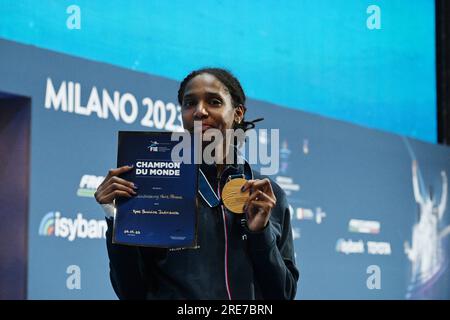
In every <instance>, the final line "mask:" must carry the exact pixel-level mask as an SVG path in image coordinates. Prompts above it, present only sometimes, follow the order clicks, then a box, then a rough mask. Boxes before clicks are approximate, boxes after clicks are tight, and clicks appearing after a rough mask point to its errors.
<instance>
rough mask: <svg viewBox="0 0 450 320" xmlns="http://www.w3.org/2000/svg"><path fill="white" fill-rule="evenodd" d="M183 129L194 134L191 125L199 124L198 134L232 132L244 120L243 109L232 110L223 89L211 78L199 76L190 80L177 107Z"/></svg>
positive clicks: (240, 107) (217, 81) (222, 85)
mask: <svg viewBox="0 0 450 320" xmlns="http://www.w3.org/2000/svg"><path fill="white" fill-rule="evenodd" d="M181 115H182V120H183V126H184V128H185V129H186V130H188V131H193V130H194V121H202V133H203V132H205V131H206V130H208V129H209V128H215V129H219V130H220V131H221V132H222V134H223V135H224V136H225V132H226V131H225V130H226V129H231V128H233V122H234V121H235V120H236V121H237V122H240V121H241V120H242V118H243V116H244V109H243V106H237V107H234V106H233V102H232V98H231V95H230V93H229V91H228V89H227V87H226V86H225V85H224V84H223V83H222V82H220V81H219V80H218V79H217V78H216V77H215V76H213V75H211V74H209V73H202V74H199V75H197V76H195V77H194V78H192V79H191V80H190V81H189V82H188V83H187V84H186V88H185V90H184V95H183V101H182V105H181Z"/></svg>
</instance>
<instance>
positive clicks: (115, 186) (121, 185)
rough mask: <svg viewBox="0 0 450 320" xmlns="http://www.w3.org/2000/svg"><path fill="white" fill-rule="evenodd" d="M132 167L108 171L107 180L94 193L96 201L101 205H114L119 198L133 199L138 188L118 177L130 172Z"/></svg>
mask: <svg viewBox="0 0 450 320" xmlns="http://www.w3.org/2000/svg"><path fill="white" fill-rule="evenodd" d="M132 168H133V167H132V166H123V167H120V168H117V169H111V170H109V171H108V175H107V176H106V177H105V180H103V182H102V183H101V184H100V185H99V186H98V188H97V191H96V192H95V193H94V196H95V200H96V201H97V202H98V203H100V204H106V203H112V202H113V200H114V199H116V198H118V197H127V198H131V197H133V196H135V195H136V191H134V190H133V189H137V187H136V186H135V185H134V184H133V183H132V182H130V181H127V180H125V179H122V178H119V177H118V175H120V174H122V173H125V172H127V171H130V170H131V169H132Z"/></svg>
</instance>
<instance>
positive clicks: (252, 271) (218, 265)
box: [95, 68, 299, 300]
mask: <svg viewBox="0 0 450 320" xmlns="http://www.w3.org/2000/svg"><path fill="white" fill-rule="evenodd" d="M178 101H179V103H180V105H181V110H182V111H181V112H182V120H183V126H184V128H185V129H186V130H189V131H192V130H193V127H194V121H201V122H202V132H203V133H204V132H205V131H206V130H208V129H211V128H215V129H218V130H220V131H221V132H222V133H223V134H224V135H225V131H226V130H227V129H237V128H241V129H244V130H246V129H248V128H249V127H254V124H253V122H247V121H244V116H245V111H246V108H245V94H244V91H243V90H242V87H241V85H240V83H239V81H238V80H237V79H236V78H235V77H234V76H233V75H232V74H231V73H230V72H228V71H226V70H223V69H218V68H206V69H200V70H196V71H193V72H192V73H190V74H189V75H188V76H187V77H186V78H185V79H184V80H183V81H182V82H181V84H180V88H179V91H178ZM224 149H227V146H224ZM130 169H131V167H128V166H124V167H120V168H117V169H114V170H110V171H109V173H108V175H107V176H106V178H105V180H104V181H103V183H102V184H101V185H100V186H99V187H98V189H97V191H96V193H95V198H96V200H97V202H98V203H100V204H102V205H103V206H104V207H105V208H108V207H109V208H111V203H112V201H113V200H114V198H116V197H132V196H134V195H136V192H139V191H138V190H137V191H136V188H135V187H134V186H133V184H132V183H131V182H129V181H126V180H124V179H121V178H120V175H121V174H122V173H124V172H126V171H128V170H130ZM200 170H201V172H202V173H203V175H204V176H205V177H206V184H207V187H209V189H208V190H209V191H211V190H214V191H213V195H214V196H215V197H216V198H217V199H220V190H221V188H222V187H223V185H224V183H225V181H226V178H227V177H228V176H230V175H235V174H243V175H245V176H246V177H247V180H248V181H247V183H246V184H245V185H244V186H243V191H246V190H250V197H249V198H248V200H247V202H246V203H245V206H244V210H245V218H244V219H242V216H241V215H236V214H233V213H231V212H229V211H228V210H227V209H226V208H225V207H223V206H222V205H221V204H220V202H219V201H217V203H213V202H211V201H206V199H205V195H204V194H203V193H202V190H201V188H199V196H198V199H197V200H198V201H197V206H198V213H199V216H198V247H197V248H195V249H184V250H168V249H159V248H142V247H128V246H123V245H117V244H112V242H111V239H112V225H113V221H112V219H113V218H112V217H111V212H110V211H109V214H107V215H109V216H110V217H109V218H107V222H108V231H107V248H108V255H109V259H110V278H111V282H112V285H113V288H114V290H115V292H116V294H117V295H118V297H119V298H120V299H230V300H231V299H293V298H294V297H295V294H296V290H297V280H298V277H299V273H298V270H297V268H296V266H295V258H294V247H293V240H292V232H291V223H290V211H289V207H288V203H287V200H286V196H285V194H284V192H283V191H282V189H281V188H280V187H279V186H278V185H277V184H276V183H275V182H273V181H271V180H269V179H268V178H266V177H263V176H261V175H260V174H259V173H258V172H256V171H253V170H252V169H251V167H250V166H249V164H248V163H245V164H237V162H236V163H233V164H217V165H214V164H213V165H207V164H205V163H203V164H202V165H201V166H200ZM199 176H200V175H199ZM213 186H214V187H213ZM215 191H217V192H215ZM106 212H108V210H106Z"/></svg>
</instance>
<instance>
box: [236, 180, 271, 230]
mask: <svg viewBox="0 0 450 320" xmlns="http://www.w3.org/2000/svg"><path fill="white" fill-rule="evenodd" d="M248 189H249V190H250V197H249V198H248V199H247V201H246V202H245V205H244V212H245V213H246V214H247V227H248V228H249V229H250V231H261V230H262V229H264V228H265V227H266V225H267V223H268V222H269V217H270V213H271V211H272V208H273V207H275V204H276V202H277V198H276V197H275V195H274V193H273V190H272V185H271V184H270V181H269V179H267V178H265V179H262V180H259V179H257V180H248V181H247V182H246V183H245V184H244V186H243V187H242V191H245V190H248Z"/></svg>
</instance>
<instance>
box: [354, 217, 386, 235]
mask: <svg viewBox="0 0 450 320" xmlns="http://www.w3.org/2000/svg"><path fill="white" fill-rule="evenodd" d="M348 231H350V232H355V233H370V234H378V233H380V222H378V221H369V220H358V219H350V221H349V223H348Z"/></svg>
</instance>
